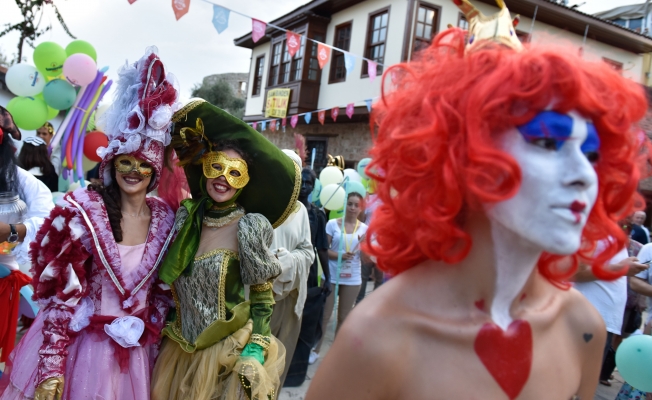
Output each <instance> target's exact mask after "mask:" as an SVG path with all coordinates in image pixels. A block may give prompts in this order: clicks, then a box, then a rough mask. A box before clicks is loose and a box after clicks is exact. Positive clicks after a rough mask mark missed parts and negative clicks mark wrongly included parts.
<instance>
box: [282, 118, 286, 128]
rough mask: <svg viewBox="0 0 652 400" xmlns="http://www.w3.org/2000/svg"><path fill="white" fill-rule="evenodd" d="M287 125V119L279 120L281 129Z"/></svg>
mask: <svg viewBox="0 0 652 400" xmlns="http://www.w3.org/2000/svg"><path fill="white" fill-rule="evenodd" d="M287 124H288V119H287V118H283V119H281V126H282V127H283V128H285V125H287Z"/></svg>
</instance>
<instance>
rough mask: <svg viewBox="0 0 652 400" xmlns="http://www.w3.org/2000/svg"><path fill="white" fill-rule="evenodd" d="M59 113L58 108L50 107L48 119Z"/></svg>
mask: <svg viewBox="0 0 652 400" xmlns="http://www.w3.org/2000/svg"><path fill="white" fill-rule="evenodd" d="M57 115H59V110H57V109H56V108H52V107H48V121H49V120H51V119H54V118H56V117H57Z"/></svg>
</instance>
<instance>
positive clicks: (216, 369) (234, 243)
mask: <svg viewBox="0 0 652 400" xmlns="http://www.w3.org/2000/svg"><path fill="white" fill-rule="evenodd" d="M173 120H174V121H175V130H174V132H173V134H172V146H173V147H174V149H175V150H176V151H177V155H178V156H179V160H180V161H181V163H182V165H185V173H186V177H187V178H188V183H189V185H190V189H191V191H192V199H188V200H184V201H183V202H182V204H181V207H180V208H179V210H178V211H177V216H176V223H175V226H176V227H178V228H179V233H178V235H177V237H176V239H175V241H174V243H173V244H172V245H171V246H170V251H169V253H168V255H167V258H166V260H165V262H164V264H163V265H162V266H161V270H160V274H159V275H160V278H161V280H163V281H164V282H165V283H168V284H170V285H171V286H172V293H173V295H174V301H175V304H176V306H177V307H176V315H175V316H174V318H173V319H172V321H171V322H170V323H169V324H168V326H167V327H166V328H165V329H164V330H163V334H164V335H165V336H166V338H165V339H163V344H162V345H161V354H160V356H159V358H158V360H157V362H156V368H155V369H154V373H153V375H152V399H153V400H182V399H193V400H209V399H220V400H244V399H257V400H266V399H267V398H268V397H269V398H271V399H275V398H276V394H277V393H278V389H279V386H280V375H281V374H282V373H283V367H284V358H285V348H284V347H283V344H282V343H281V342H280V341H278V340H276V338H274V337H273V336H272V334H271V330H270V319H271V315H272V306H273V304H274V295H273V293H272V283H271V282H272V281H273V279H274V278H275V277H276V276H278V275H279V274H280V273H281V265H280V263H279V261H278V260H277V259H276V257H275V256H274V255H273V254H272V253H271V252H270V251H269V247H270V245H271V243H272V238H273V234H274V232H273V227H275V226H278V225H280V224H281V223H283V221H284V220H285V219H286V218H287V217H288V216H289V215H290V214H291V213H292V211H293V210H294V207H295V205H296V198H297V197H298V195H299V189H300V186H301V175H300V171H299V167H298V166H297V165H296V164H295V163H294V162H293V161H292V160H291V159H290V158H289V157H287V156H286V155H285V154H283V153H282V152H281V151H280V150H279V149H278V148H276V146H274V145H273V144H272V143H270V142H269V141H268V140H267V139H265V138H264V137H263V136H262V135H261V134H260V133H258V132H256V131H255V130H253V129H252V128H250V127H249V126H248V125H247V124H245V123H244V122H242V121H241V120H239V119H237V118H234V117H232V116H231V115H229V114H228V113H227V112H226V111H223V110H220V109H218V108H217V107H214V106H213V105H211V104H209V103H206V102H204V101H202V100H195V101H192V102H191V103H189V104H188V105H187V106H185V107H184V108H182V110H181V111H179V112H178V113H177V114H176V115H175V117H174V119H173ZM254 155H255V158H254V159H253V160H252V159H251V158H253V156H254ZM248 156H249V157H248ZM250 157H251V158H250ZM245 285H250V289H251V290H250V292H249V300H248V301H247V300H245Z"/></svg>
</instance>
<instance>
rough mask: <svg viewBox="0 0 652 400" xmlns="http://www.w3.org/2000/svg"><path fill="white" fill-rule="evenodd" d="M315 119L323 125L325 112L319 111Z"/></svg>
mask: <svg viewBox="0 0 652 400" xmlns="http://www.w3.org/2000/svg"><path fill="white" fill-rule="evenodd" d="M317 119H318V120H319V123H320V124H322V125H324V122H325V121H326V110H321V111H319V112H318V113H317Z"/></svg>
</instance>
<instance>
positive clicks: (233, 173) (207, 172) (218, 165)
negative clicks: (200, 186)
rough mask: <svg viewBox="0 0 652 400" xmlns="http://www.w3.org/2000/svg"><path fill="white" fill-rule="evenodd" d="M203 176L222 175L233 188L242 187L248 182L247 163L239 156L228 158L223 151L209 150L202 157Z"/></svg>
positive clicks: (215, 176) (214, 176) (217, 176)
mask: <svg viewBox="0 0 652 400" xmlns="http://www.w3.org/2000/svg"><path fill="white" fill-rule="evenodd" d="M202 161H203V163H204V176H206V178H208V179H215V178H219V177H220V176H224V177H225V178H226V181H227V182H228V183H229V185H231V187H233V188H235V189H242V188H243V187H245V186H246V185H247V183H248V182H249V172H248V169H247V163H246V162H245V161H244V160H243V159H241V158H230V157H229V156H227V155H226V154H225V153H223V152H221V151H218V152H210V153H208V154H206V155H205V156H204V157H202Z"/></svg>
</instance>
